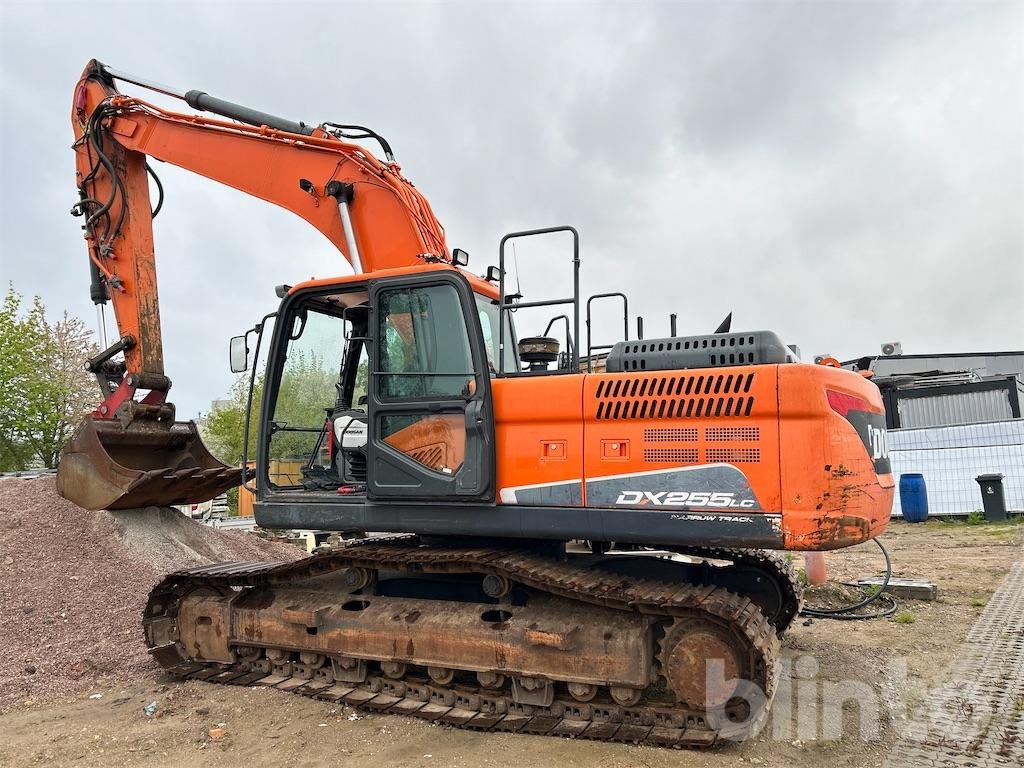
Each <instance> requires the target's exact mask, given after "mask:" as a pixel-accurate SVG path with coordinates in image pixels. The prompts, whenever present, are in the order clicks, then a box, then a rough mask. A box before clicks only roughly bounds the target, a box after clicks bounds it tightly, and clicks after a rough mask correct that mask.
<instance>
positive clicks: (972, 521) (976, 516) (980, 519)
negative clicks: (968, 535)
mask: <svg viewBox="0 0 1024 768" xmlns="http://www.w3.org/2000/svg"><path fill="white" fill-rule="evenodd" d="M967 524H968V525H984V524H985V514H984V513H983V512H982V511H981V510H980V509H974V510H971V511H970V512H969V513H968V515H967Z"/></svg>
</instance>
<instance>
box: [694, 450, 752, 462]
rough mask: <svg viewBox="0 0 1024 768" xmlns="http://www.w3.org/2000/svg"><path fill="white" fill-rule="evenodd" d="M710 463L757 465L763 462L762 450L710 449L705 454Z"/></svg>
mask: <svg viewBox="0 0 1024 768" xmlns="http://www.w3.org/2000/svg"><path fill="white" fill-rule="evenodd" d="M704 458H705V460H707V461H708V462H710V463H716V464H717V463H723V464H756V463H758V462H759V461H761V449H760V448H708V449H707V450H706V451H705V454H704Z"/></svg>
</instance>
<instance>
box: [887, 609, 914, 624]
mask: <svg viewBox="0 0 1024 768" xmlns="http://www.w3.org/2000/svg"><path fill="white" fill-rule="evenodd" d="M892 620H893V621H895V622H896V623H897V624H913V623H914V621H915V618H914V614H912V613H911V612H910V611H900V612H899V613H897V614H896V615H895V616H893V617H892Z"/></svg>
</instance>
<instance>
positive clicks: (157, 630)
mask: <svg viewBox="0 0 1024 768" xmlns="http://www.w3.org/2000/svg"><path fill="white" fill-rule="evenodd" d="M351 568H364V569H368V570H378V569H379V570H387V571H398V572H401V573H406V574H416V573H431V574H467V573H472V574H479V575H484V576H487V575H494V576H498V577H500V578H504V579H507V580H508V581H509V582H511V583H514V584H516V585H521V586H522V587H525V588H527V589H529V590H535V591H537V592H542V593H547V594H549V595H554V596H558V597H561V598H566V599H569V600H573V601H578V602H580V603H585V604H590V605H599V606H603V607H605V608H611V609H613V610H616V611H623V612H629V613H631V614H641V615H644V616H647V617H650V618H651V621H652V622H657V623H659V625H661V626H663V627H665V629H666V630H667V631H666V632H663V633H662V634H661V640H660V642H661V643H665V642H666V641H667V640H668V639H670V638H675V636H677V635H680V633H684V632H686V631H688V630H689V628H690V627H692V626H694V625H696V626H698V627H708V628H710V630H711V633H712V634H714V633H717V635H716V636H717V637H719V638H723V637H724V638H727V642H729V643H732V644H734V645H735V646H736V647H737V648H738V649H739V650H738V651H737V654H738V656H739V658H740V659H741V660H742V665H743V667H744V670H745V672H746V673H747V674H748V675H749V680H750V682H751V683H753V685H755V686H756V687H757V689H758V690H759V691H760V692H762V693H763V698H762V699H761V701H759V702H758V701H754V702H753V706H752V708H750V709H749V710H743V709H741V710H739V712H740V714H739V715H737V710H736V709H735V703H734V702H730V703H729V704H728V705H723V706H721V707H716V708H713V709H711V710H708V709H707V708H706V707H705V706H704V704H703V702H697V701H686V700H685V695H680V693H679V692H678V691H677V690H676V689H671V691H670V693H668V694H667V693H666V690H665V688H666V686H665V681H666V673H665V670H664V669H663V668H662V669H661V674H662V676H661V677H660V678H658V679H659V680H660V681H661V686H660V687H659V686H653V685H652V686H650V687H649V688H648V689H646V690H645V691H644V692H643V693H642V695H640V694H638V696H637V698H638V701H637V702H636V703H635V705H633V706H622V705H621V704H619V703H616V702H615V701H613V700H612V699H611V698H609V696H608V695H607V693H604V692H602V694H601V695H597V696H595V697H594V699H593V700H591V701H587V702H581V701H580V700H578V699H577V698H573V697H572V696H570V695H568V693H567V692H566V690H565V689H564V686H563V685H559V686H558V687H557V689H556V690H557V693H556V695H555V696H554V699H553V701H551V703H550V704H548V705H547V706H537V705H530V704H523V703H519V702H517V701H516V700H515V698H514V697H513V695H511V694H510V693H509V691H508V690H507V688H505V689H498V690H493V689H489V688H484V687H483V686H481V685H473V684H467V682H466V679H465V676H464V675H463V676H461V677H459V678H456V679H455V680H454V681H453V682H450V683H448V684H445V685H442V684H438V682H437V681H436V679H435V680H432V679H430V678H428V677H427V676H426V675H424V674H423V670H422V669H421V668H416V667H412V666H410V670H409V672H408V674H405V675H402V676H400V679H392V678H393V676H391V677H389V676H388V675H385V674H379V673H377V671H376V669H375V670H374V673H373V674H369V675H367V677H366V678H365V679H364V680H362V681H360V682H358V683H356V682H343V681H339V680H337V679H336V678H335V673H334V671H333V670H332V666H331V665H330V664H327V665H323V664H322V663H321V664H319V665H308V664H305V663H302V660H301V657H298V658H297V652H296V650H295V649H294V648H274V647H273V646H265V648H264V651H263V652H261V653H258V654H256V656H253V655H252V654H251V653H250V654H248V655H247V656H246V658H244V659H243V658H242V657H241V656H238V655H236V656H235V661H233V662H232V663H224V662H214V661H208V660H203V659H195V658H190V657H189V655H188V654H187V653H186V651H185V649H184V647H183V646H182V644H181V643H180V642H176V641H175V640H174V638H175V637H176V629H175V630H172V631H169V626H170V625H173V624H174V622H175V621H176V620H177V614H178V609H179V607H180V605H181V603H182V600H183V599H184V598H185V597H186V596H187V595H189V594H190V593H194V592H196V590H206V591H208V592H209V593H210V594H222V595H225V594H231V593H233V592H234V591H236V590H239V589H246V588H261V587H265V588H272V589H286V588H287V587H288V586H289V585H295V584H303V583H306V582H308V581H309V580H310V579H314V578H317V577H320V576H324V575H328V574H332V573H334V572H339V571H343V570H345V569H351ZM144 627H145V634H146V641H147V644H148V645H149V647H150V649H151V653H152V655H153V656H154V658H155V659H156V660H157V661H158V662H159V663H160V664H161V665H162V666H163V667H165V668H166V669H167V670H168V671H169V672H170V673H172V674H175V675H178V676H181V677H186V678H193V679H201V680H208V681H210V682H219V683H230V684H236V685H267V686H272V687H275V688H278V689H282V690H289V691H293V692H295V693H299V694H302V695H307V696H311V697H314V698H319V699H325V700H328V701H335V702H345V703H346V704H350V705H352V706H356V707H360V708H363V709H368V710H373V711H382V712H391V713H396V714H406V715H412V716H415V717H420V718H423V719H427V720H437V721H440V722H444V723H446V724H449V725H453V726H458V727H464V728H471V729H476V730H488V731H515V732H524V733H536V734H550V735H558V736H566V737H574V738H577V737H578V738H588V739H597V740H603V741H626V742H635V743H643V744H650V745H656V746H670V747H709V746H712V745H714V744H715V743H717V742H718V741H720V740H721V739H725V738H731V739H736V738H744V737H745V735H747V734H750V733H756V732H757V731H758V730H759V729H760V726H761V725H762V724H763V722H764V719H765V718H766V717H767V712H768V702H770V701H771V696H772V694H773V689H774V685H775V679H774V674H775V655H776V653H777V647H778V639H777V635H776V632H775V629H774V627H773V626H772V625H771V624H770V623H769V622H768V620H767V619H766V618H765V617H764V615H763V614H762V613H761V611H760V610H759V609H758V607H757V605H756V604H755V603H753V602H752V601H751V600H750V599H748V598H745V597H741V596H738V595H735V594H732V593H730V592H728V591H727V590H725V589H723V588H721V587H714V586H701V585H690V584H668V583H662V582H658V581H651V580H637V579H631V578H624V577H621V576H615V575H612V574H602V573H600V572H595V571H593V570H590V569H586V568H579V567H575V566H574V565H572V564H571V562H568V561H566V560H563V559H556V558H554V557H549V556H544V555H540V554H536V553H533V552H530V551H526V550H509V549H504V550H494V549H481V548H437V547H425V546H418V545H417V542H416V540H415V539H414V538H408V539H401V540H397V541H396V540H390V541H386V542H384V543H379V542H378V541H375V540H370V541H367V542H360V543H357V544H354V545H352V546H348V547H345V548H343V549H341V550H339V551H336V552H333V553H329V554H323V555H315V556H313V557H310V558H307V559H305V560H300V561H297V562H294V563H228V564H220V565H214V566H209V567H205V568H197V569H191V570H187V571H179V572H176V573H173V574H170V575H169V576H167V577H166V578H165V579H164V581H163V582H161V583H160V584H158V585H157V586H156V587H155V588H154V589H153V591H152V593H151V595H150V600H149V603H148V605H147V607H146V613H145V619H144ZM692 636H693V637H702V635H692ZM687 637H690V635H687ZM723 642H724V641H723ZM256 650H258V649H256ZM671 650H672V648H666V647H659V648H657V649H656V651H657V653H656V657H657V659H658V660H659V661H660V664H661V666H662V667H664V665H665V663H666V661H665V660H666V659H668V658H670V656H671ZM257 656H258V658H257ZM380 661H382V662H387V660H386V659H381V660H380ZM382 669H384V668H383V667H382ZM668 677H669V678H670V677H671V675H668ZM676 678H677V679H678V675H676ZM683 682H684V683H685V682H686V681H683ZM678 688H679V689H680V690H682V691H683V692H684V693H685V692H686V691H687V690H690V689H688V688H687V686H686V685H685V684H684V685H682V686H678ZM755 698H756V697H755ZM620 701H621V699H620ZM627 703H628V704H633V702H631V701H630V702H627ZM737 720H738V722H737Z"/></svg>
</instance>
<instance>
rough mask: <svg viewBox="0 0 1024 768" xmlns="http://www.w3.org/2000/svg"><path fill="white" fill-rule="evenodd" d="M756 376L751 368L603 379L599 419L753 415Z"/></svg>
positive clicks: (599, 386) (598, 388)
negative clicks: (749, 369)
mask: <svg viewBox="0 0 1024 768" xmlns="http://www.w3.org/2000/svg"><path fill="white" fill-rule="evenodd" d="M754 376H755V374H754V372H753V371H751V372H749V373H729V374H722V373H719V374H677V375H675V376H652V377H642V378H641V377H637V378H632V377H627V378H621V379H615V380H607V381H601V382H599V383H598V385H597V392H596V396H597V399H598V404H597V418H598V420H601V421H609V420H610V421H615V420H617V419H699V418H702V417H703V418H711V417H715V418H718V417H721V416H728V417H736V416H738V417H745V416H749V415H750V412H751V410H752V409H753V407H754V398H753V396H752V395H750V394H749V392H750V388H751V386H752V385H753V383H754ZM648 439H650V438H648Z"/></svg>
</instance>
